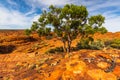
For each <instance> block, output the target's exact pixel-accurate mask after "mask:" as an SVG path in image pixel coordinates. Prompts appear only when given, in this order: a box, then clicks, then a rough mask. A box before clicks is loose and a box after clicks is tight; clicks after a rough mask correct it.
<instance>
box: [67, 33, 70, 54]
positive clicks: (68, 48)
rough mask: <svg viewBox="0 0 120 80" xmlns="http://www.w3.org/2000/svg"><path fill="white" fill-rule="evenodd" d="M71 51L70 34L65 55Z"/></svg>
mask: <svg viewBox="0 0 120 80" xmlns="http://www.w3.org/2000/svg"><path fill="white" fill-rule="evenodd" d="M70 51H71V38H70V34H69V35H68V46H67V53H69V52H70Z"/></svg>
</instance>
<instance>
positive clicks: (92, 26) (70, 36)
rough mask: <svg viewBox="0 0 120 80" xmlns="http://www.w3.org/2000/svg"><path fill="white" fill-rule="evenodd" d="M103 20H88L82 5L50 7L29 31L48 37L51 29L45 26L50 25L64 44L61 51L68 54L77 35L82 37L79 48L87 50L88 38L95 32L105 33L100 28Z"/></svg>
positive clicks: (98, 18) (102, 28) (86, 12)
mask: <svg viewBox="0 0 120 80" xmlns="http://www.w3.org/2000/svg"><path fill="white" fill-rule="evenodd" d="M104 20H105V17H103V16H102V15H96V16H91V17H90V18H88V11H87V8H86V7H85V6H83V5H81V6H78V5H74V4H66V5H65V6H64V7H56V6H53V5H51V6H50V7H49V10H48V11H43V13H42V14H41V16H40V18H39V19H38V22H33V25H32V27H31V31H36V32H37V33H38V35H39V36H49V35H50V33H51V29H50V28H47V27H46V25H52V27H53V32H54V33H55V34H56V36H57V37H58V38H59V39H60V40H61V41H62V42H63V44H64V49H63V50H64V51H65V52H70V50H71V44H72V41H73V40H74V39H76V37H77V36H78V35H79V34H80V35H81V36H82V38H81V41H80V43H79V44H80V47H81V48H87V47H89V42H90V41H91V40H90V37H91V38H92V36H93V35H94V34H95V33H96V32H100V33H105V32H107V30H106V29H105V28H104V27H103V26H102V24H103V23H104ZM66 50H67V51H66ZM52 51H53V50H52Z"/></svg>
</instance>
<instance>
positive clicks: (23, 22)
mask: <svg viewBox="0 0 120 80" xmlns="http://www.w3.org/2000/svg"><path fill="white" fill-rule="evenodd" d="M32 18H33V17H27V16H25V15H24V14H23V13H20V12H18V11H16V10H8V9H7V8H5V7H3V6H0V28H2V29H3V28H12V26H15V27H14V28H27V27H30V23H31V22H32Z"/></svg>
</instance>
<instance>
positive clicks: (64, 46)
mask: <svg viewBox="0 0 120 80" xmlns="http://www.w3.org/2000/svg"><path fill="white" fill-rule="evenodd" d="M63 50H64V52H67V51H66V42H65V41H63Z"/></svg>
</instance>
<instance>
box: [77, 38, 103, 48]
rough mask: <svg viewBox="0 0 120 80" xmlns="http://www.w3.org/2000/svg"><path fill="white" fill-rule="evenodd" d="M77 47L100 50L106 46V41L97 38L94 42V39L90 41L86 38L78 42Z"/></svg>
mask: <svg viewBox="0 0 120 80" xmlns="http://www.w3.org/2000/svg"><path fill="white" fill-rule="evenodd" d="M77 48H78V49H95V50H100V49H103V48H104V43H103V42H102V41H101V40H97V41H95V42H94V41H90V40H89V39H84V40H81V41H80V42H79V43H78V44H77Z"/></svg>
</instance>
